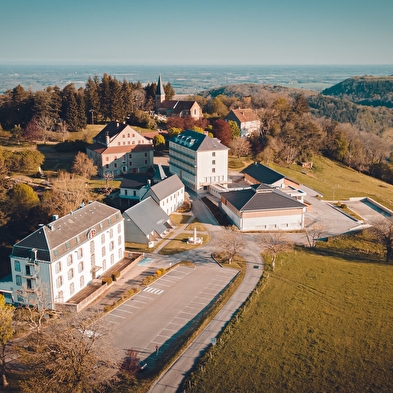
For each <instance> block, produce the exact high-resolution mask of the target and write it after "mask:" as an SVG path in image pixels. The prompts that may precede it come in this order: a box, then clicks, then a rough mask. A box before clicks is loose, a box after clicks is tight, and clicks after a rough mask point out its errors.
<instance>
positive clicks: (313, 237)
mask: <svg viewBox="0 0 393 393" xmlns="http://www.w3.org/2000/svg"><path fill="white" fill-rule="evenodd" d="M305 231H306V238H307V242H308V245H309V246H310V247H314V248H315V247H316V246H317V241H318V240H319V239H320V238H321V237H322V235H323V233H324V232H326V227H325V226H324V225H322V224H321V223H320V222H314V223H313V224H311V225H310V226H309V227H307V228H305Z"/></svg>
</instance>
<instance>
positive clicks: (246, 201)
mask: <svg viewBox="0 0 393 393" xmlns="http://www.w3.org/2000/svg"><path fill="white" fill-rule="evenodd" d="M221 195H222V197H223V198H224V199H226V200H227V201H228V202H229V203H230V204H231V205H233V206H234V207H235V208H236V209H237V210H239V211H255V210H281V209H303V208H304V206H305V205H304V204H303V203H301V202H299V201H297V200H296V199H294V198H292V197H290V196H288V195H287V194H285V193H284V192H282V191H280V190H277V189H275V188H272V187H269V186H267V185H265V184H262V185H259V186H256V187H250V188H248V189H244V190H239V191H229V192H225V193H223V194H221Z"/></svg>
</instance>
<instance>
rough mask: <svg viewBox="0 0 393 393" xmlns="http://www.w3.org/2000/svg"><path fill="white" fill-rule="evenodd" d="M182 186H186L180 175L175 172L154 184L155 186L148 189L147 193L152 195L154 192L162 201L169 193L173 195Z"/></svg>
mask: <svg viewBox="0 0 393 393" xmlns="http://www.w3.org/2000/svg"><path fill="white" fill-rule="evenodd" d="M182 188H184V184H183V183H182V181H181V180H180V178H179V176H177V175H176V174H175V175H172V176H170V177H167V178H166V179H164V180H162V181H160V182H158V183H157V184H154V186H152V187H151V188H150V189H149V190H148V192H147V195H149V194H150V195H151V193H153V194H154V195H155V196H156V197H157V199H158V200H159V201H162V200H164V199H165V198H167V197H168V196H169V195H172V194H173V193H175V192H176V191H179V190H180V189H182Z"/></svg>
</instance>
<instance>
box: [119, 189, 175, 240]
mask: <svg viewBox="0 0 393 393" xmlns="http://www.w3.org/2000/svg"><path fill="white" fill-rule="evenodd" d="M123 217H124V219H125V225H127V220H131V221H132V222H133V223H134V225H136V226H137V227H138V228H139V229H140V230H141V231H142V232H143V233H144V234H145V235H146V236H147V235H149V234H150V233H151V232H153V231H156V232H157V233H158V234H161V233H163V232H164V231H165V230H166V229H167V226H166V225H165V223H166V222H168V221H169V216H168V214H166V213H165V212H164V210H162V209H161V207H160V206H159V205H158V204H157V202H155V201H154V199H153V198H152V197H148V198H146V199H144V200H143V201H141V202H139V203H138V204H136V205H135V206H132V207H130V208H129V209H127V210H126V211H125V212H124V213H123Z"/></svg>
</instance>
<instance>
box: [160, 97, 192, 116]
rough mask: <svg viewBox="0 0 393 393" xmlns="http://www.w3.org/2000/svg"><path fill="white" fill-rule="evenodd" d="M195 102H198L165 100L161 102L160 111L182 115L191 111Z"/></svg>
mask: <svg viewBox="0 0 393 393" xmlns="http://www.w3.org/2000/svg"><path fill="white" fill-rule="evenodd" d="M195 102H196V101H183V100H164V101H162V102H161V104H160V108H159V109H167V110H172V113H181V112H183V111H189V110H191V108H192V106H193V105H194V104H195Z"/></svg>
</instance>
